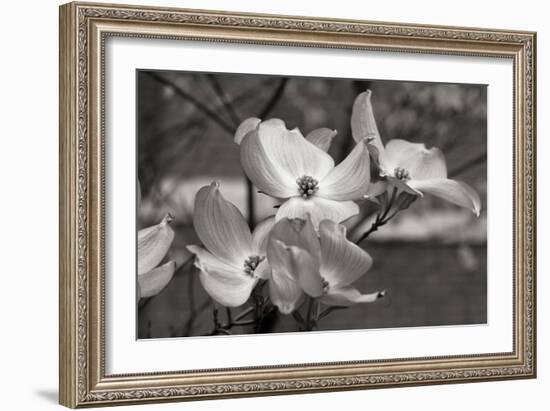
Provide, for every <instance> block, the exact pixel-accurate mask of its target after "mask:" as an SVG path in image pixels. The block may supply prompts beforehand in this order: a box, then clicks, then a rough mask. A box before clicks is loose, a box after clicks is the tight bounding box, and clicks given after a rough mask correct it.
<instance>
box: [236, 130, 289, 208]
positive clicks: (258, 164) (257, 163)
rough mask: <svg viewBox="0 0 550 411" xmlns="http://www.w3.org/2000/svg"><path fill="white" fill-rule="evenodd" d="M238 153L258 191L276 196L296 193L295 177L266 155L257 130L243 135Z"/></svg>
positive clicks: (285, 196) (280, 196)
mask: <svg viewBox="0 0 550 411" xmlns="http://www.w3.org/2000/svg"><path fill="white" fill-rule="evenodd" d="M240 155H241V165H242V167H243V170H244V172H245V173H246V175H247V177H248V178H249V179H250V180H251V181H252V182H253V183H254V185H255V186H256V187H258V189H259V190H260V191H262V192H264V193H265V194H268V195H270V196H274V197H277V198H289V197H292V196H294V195H296V193H297V192H298V186H297V184H296V177H293V176H292V175H291V174H290V171H289V170H285V169H283V168H281V167H280V166H279V165H277V164H276V163H275V162H274V160H273V159H272V158H270V157H269V156H268V155H267V153H266V151H265V149H264V148H263V146H262V144H261V143H260V138H259V134H258V131H257V130H256V131H253V132H250V133H248V134H246V135H245V137H244V138H243V140H242V141H241V148H240Z"/></svg>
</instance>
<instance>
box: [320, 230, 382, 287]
mask: <svg viewBox="0 0 550 411" xmlns="http://www.w3.org/2000/svg"><path fill="white" fill-rule="evenodd" d="M319 235H320V240H321V256H322V263H321V276H323V278H324V279H325V280H326V281H328V283H329V287H330V288H333V287H334V288H341V287H345V286H348V285H350V284H352V283H353V282H355V281H356V280H357V279H358V278H359V277H361V276H362V275H363V274H365V273H366V272H367V271H368V270H369V269H370V268H371V266H372V258H371V256H370V255H369V254H368V253H367V252H366V251H365V250H363V249H362V248H360V247H358V246H357V245H355V244H354V243H352V242H351V241H349V240H348V239H347V238H346V229H345V227H344V226H343V225H340V224H336V223H335V222H334V221H330V220H323V221H321V224H320V225H319Z"/></svg>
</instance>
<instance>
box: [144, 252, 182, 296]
mask: <svg viewBox="0 0 550 411" xmlns="http://www.w3.org/2000/svg"><path fill="white" fill-rule="evenodd" d="M175 270H176V263H175V262H174V261H168V262H167V263H166V264H163V265H161V266H160V267H157V268H155V269H153V270H151V271H148V272H146V273H143V274H138V287H139V293H140V294H139V295H140V297H141V298H147V297H153V296H154V295H157V294H158V293H160V292H161V291H162V289H163V288H164V287H166V286H167V285H168V283H169V282H170V280H171V279H172V277H173V276H174V271H175Z"/></svg>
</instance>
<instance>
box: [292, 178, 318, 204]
mask: <svg viewBox="0 0 550 411" xmlns="http://www.w3.org/2000/svg"><path fill="white" fill-rule="evenodd" d="M296 184H298V191H299V192H300V195H301V196H302V197H304V198H306V199H307V198H310V197H311V196H313V195H314V194H315V193H316V192H317V191H318V190H319V182H318V181H317V180H315V179H314V178H313V177H311V176H302V177H300V178H297V179H296Z"/></svg>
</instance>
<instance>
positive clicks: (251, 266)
mask: <svg viewBox="0 0 550 411" xmlns="http://www.w3.org/2000/svg"><path fill="white" fill-rule="evenodd" d="M264 259H265V257H260V256H259V255H251V256H250V257H248V258H247V259H246V260H245V261H244V272H245V273H247V274H248V275H253V274H254V270H256V268H257V267H258V265H260V263H261V262H262V261H263V260H264Z"/></svg>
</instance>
